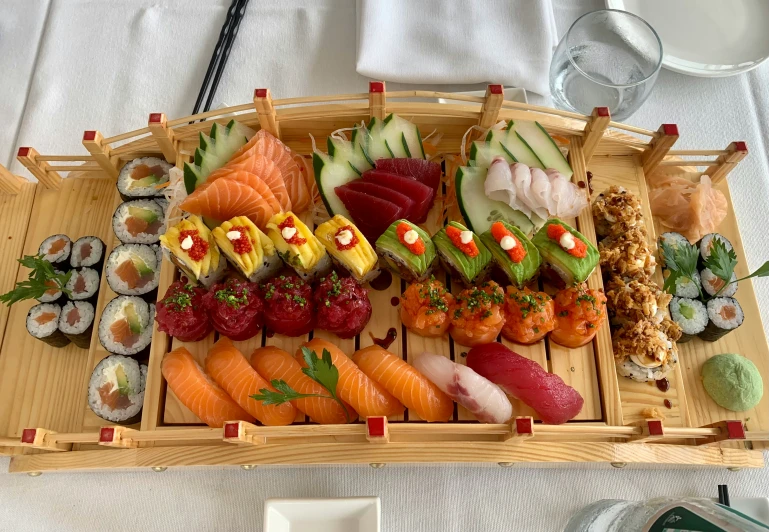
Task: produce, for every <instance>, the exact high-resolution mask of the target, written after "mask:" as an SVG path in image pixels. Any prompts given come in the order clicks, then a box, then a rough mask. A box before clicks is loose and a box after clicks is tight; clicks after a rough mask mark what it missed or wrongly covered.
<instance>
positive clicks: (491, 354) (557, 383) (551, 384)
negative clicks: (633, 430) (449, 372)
mask: <svg viewBox="0 0 769 532" xmlns="http://www.w3.org/2000/svg"><path fill="white" fill-rule="evenodd" d="M467 366H468V367H469V368H471V369H473V370H475V371H476V372H477V373H478V374H479V375H482V376H483V377H486V378H487V379H489V380H490V381H491V382H493V383H495V384H497V385H499V387H500V388H502V389H503V390H504V391H505V392H507V393H508V394H510V395H512V396H513V397H516V398H518V399H520V400H521V401H523V402H524V403H526V404H527V405H529V406H530V407H531V408H533V409H534V410H535V411H536V412H537V414H539V417H540V418H541V419H542V421H543V422H544V423H547V424H550V425H560V424H561V423H565V422H567V421H569V420H570V419H571V418H573V417H574V416H576V415H577V414H579V412H580V410H582V405H583V403H584V402H585V401H584V400H583V399H582V396H581V395H580V394H579V392H577V390H575V389H574V388H572V387H571V386H569V385H568V384H566V383H565V382H563V379H561V377H559V376H558V375H555V374H554V373H548V372H547V371H545V370H544V369H542V366H540V365H539V364H537V363H536V362H534V361H532V360H529V359H528V358H525V357H522V356H521V355H519V354H518V353H515V352H513V351H511V350H510V349H508V348H507V347H506V346H504V345H502V344H500V343H497V342H495V343H493V344H486V345H481V346H478V347H473V348H472V349H470V351H469V352H468V353H467Z"/></svg>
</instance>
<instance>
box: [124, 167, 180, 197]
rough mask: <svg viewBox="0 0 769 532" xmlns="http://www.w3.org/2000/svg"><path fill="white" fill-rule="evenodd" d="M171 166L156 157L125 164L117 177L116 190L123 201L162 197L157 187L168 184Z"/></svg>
mask: <svg viewBox="0 0 769 532" xmlns="http://www.w3.org/2000/svg"><path fill="white" fill-rule="evenodd" d="M171 168H173V165H171V164H169V163H167V162H166V161H164V160H163V159H158V158H157V157H141V158H139V159H134V160H133V161H131V162H130V163H127V164H126V165H125V166H123V168H122V169H121V170H120V174H119V175H118V177H117V189H118V192H120V197H121V198H123V201H128V200H131V199H139V198H154V197H156V196H162V195H163V188H162V187H159V186H158V185H162V184H163V183H167V182H168V172H169V171H170V170H171Z"/></svg>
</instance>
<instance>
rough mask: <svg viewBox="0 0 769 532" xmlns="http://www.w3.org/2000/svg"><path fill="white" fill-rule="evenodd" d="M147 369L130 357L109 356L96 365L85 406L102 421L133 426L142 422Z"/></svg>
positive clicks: (89, 382) (89, 383)
mask: <svg viewBox="0 0 769 532" xmlns="http://www.w3.org/2000/svg"><path fill="white" fill-rule="evenodd" d="M146 382H147V366H145V365H144V364H139V363H138V362H137V361H136V360H134V359H133V358H128V357H124V356H120V355H110V356H108V357H107V358H105V359H103V360H102V361H101V362H99V363H98V364H97V365H96V368H95V369H94V370H93V373H91V379H90V380H89V381H88V406H89V407H91V410H92V411H93V413H94V414H96V415H97V416H99V417H100V418H102V419H103V420H105V421H109V422H111V423H117V424H119V425H132V424H134V423H137V422H138V421H139V420H140V419H141V411H142V406H143V405H144V388H145V385H146Z"/></svg>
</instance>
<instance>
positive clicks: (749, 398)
mask: <svg viewBox="0 0 769 532" xmlns="http://www.w3.org/2000/svg"><path fill="white" fill-rule="evenodd" d="M702 384H703V386H705V391H706V392H708V395H709V396H710V397H711V399H713V400H714V401H715V402H716V403H717V404H718V405H719V406H722V407H724V408H726V409H727V410H732V411H734V412H744V411H745V410H749V409H751V408H753V407H754V406H756V405H757V404H758V402H759V401H760V400H761V396H762V395H764V383H763V382H762V380H761V374H760V373H759V372H758V368H756V365H755V364H753V362H751V361H750V360H748V359H747V358H745V357H744V356H741V355H737V354H734V353H724V354H722V355H716V356H714V357H712V358H710V359H709V360H708V361H707V362H705V363H704V364H703V365H702Z"/></svg>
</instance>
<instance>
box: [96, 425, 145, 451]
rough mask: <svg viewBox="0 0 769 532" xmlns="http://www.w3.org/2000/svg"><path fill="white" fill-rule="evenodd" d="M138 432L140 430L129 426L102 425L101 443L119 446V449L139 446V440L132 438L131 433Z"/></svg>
mask: <svg viewBox="0 0 769 532" xmlns="http://www.w3.org/2000/svg"><path fill="white" fill-rule="evenodd" d="M136 432H138V431H136V430H134V429H129V428H127V427H102V428H101V429H99V445H103V446H104V447H117V448H118V449H132V448H135V447H138V442H135V441H133V440H132V439H131V434H135V433H136Z"/></svg>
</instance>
